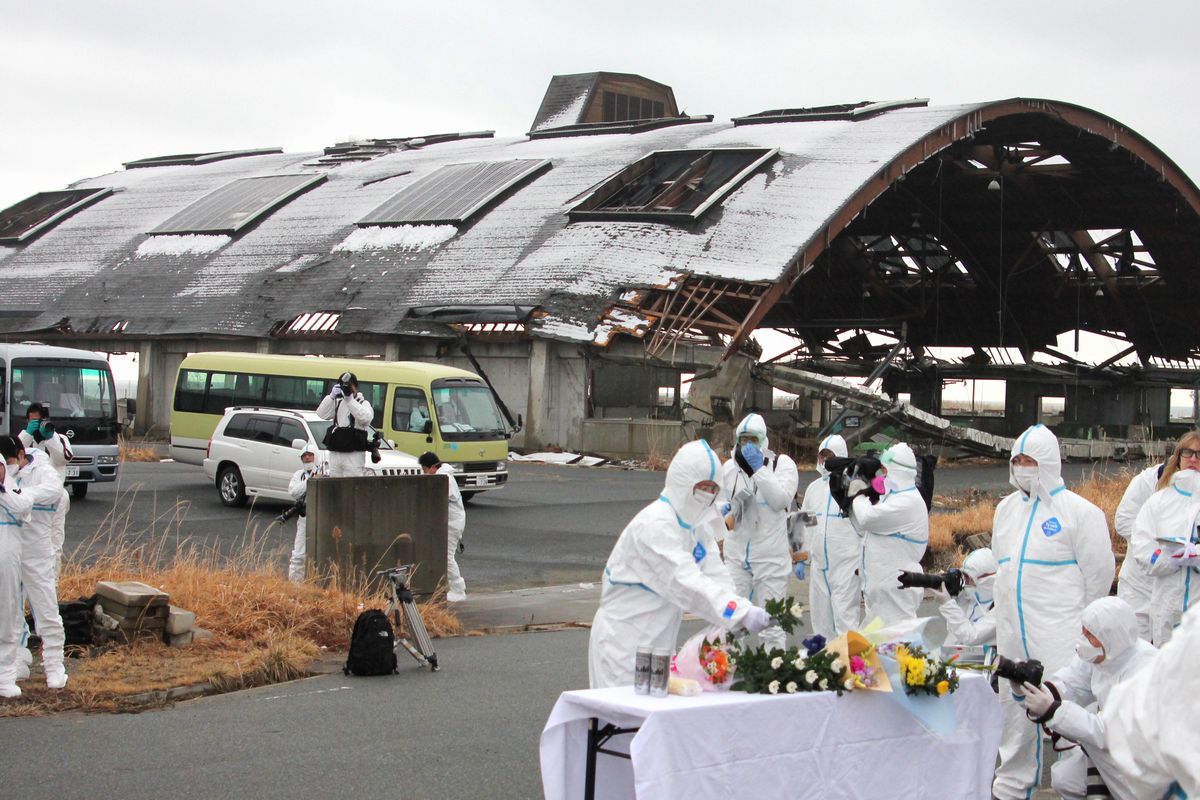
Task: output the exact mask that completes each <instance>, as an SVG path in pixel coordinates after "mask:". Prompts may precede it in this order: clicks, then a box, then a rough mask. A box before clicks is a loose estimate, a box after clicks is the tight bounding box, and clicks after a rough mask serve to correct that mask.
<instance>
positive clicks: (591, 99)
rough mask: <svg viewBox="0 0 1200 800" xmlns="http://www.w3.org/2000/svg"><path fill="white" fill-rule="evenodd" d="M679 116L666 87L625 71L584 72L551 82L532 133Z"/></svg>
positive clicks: (669, 91)
mask: <svg viewBox="0 0 1200 800" xmlns="http://www.w3.org/2000/svg"><path fill="white" fill-rule="evenodd" d="M677 117H679V107H678V106H677V105H676V104H675V93H674V92H673V91H672V90H671V87H670V86H667V85H666V84H662V83H658V82H657V81H652V80H650V79H649V78H643V77H642V76H641V75H632V74H629V73H624V72H581V73H577V74H574V75H555V76H554V77H553V78H551V79H550V85H549V86H548V87H546V94H545V96H544V97H543V98H542V105H541V106H540V107H539V108H538V112H537V116H535V117H534V120H533V124H532V125H530V126H529V130H530V134H531V135H533V134H535V133H538V132H540V131H547V130H551V129H555V128H566V127H573V126H578V125H594V124H596V123H618V122H634V121H638V120H660V119H667V118H677ZM689 119H690V118H689ZM647 130H648V129H647ZM603 132H605V133H608V132H609V131H603ZM627 132H629V131H627ZM575 135H579V134H578V133H576V134H575Z"/></svg>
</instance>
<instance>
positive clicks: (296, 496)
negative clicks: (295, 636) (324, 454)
mask: <svg viewBox="0 0 1200 800" xmlns="http://www.w3.org/2000/svg"><path fill="white" fill-rule="evenodd" d="M317 457H318V452H317V448H316V447H315V446H314V445H312V444H310V445H308V446H307V447H305V448H304V449H303V450H302V451H300V463H301V464H303V466H302V467H300V469H298V470H296V471H295V472H294V473H293V474H292V479H291V481H289V482H288V494H290V495H291V496H292V499H293V500H295V501H296V505H295V506H294V507H293V508H294V509H295V515H296V540H295V542H294V543H293V544H292V555H291V558H290V559H289V560H288V580H289V581H292V582H294V583H301V582H302V581H303V580H304V566H305V558H306V557H307V555H308V521H307V519H306V517H307V512H308V509H307V508H306V500H307V497H308V482H309V481H310V480H311V479H313V478H315V477H317V476H318V475H320V474H321V473H322V472H323V471H324V470H323V466H322V465H321V464H319V463H318V461H317ZM289 511H291V509H289ZM288 513H289V512H288V511H285V512H284V513H283V514H281V515H280V520H281V521H283V518H284V516H285V515H286V514H288Z"/></svg>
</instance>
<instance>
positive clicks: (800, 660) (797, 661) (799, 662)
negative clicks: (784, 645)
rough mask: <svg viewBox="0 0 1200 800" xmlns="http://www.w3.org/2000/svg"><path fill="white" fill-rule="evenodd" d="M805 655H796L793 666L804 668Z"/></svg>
mask: <svg viewBox="0 0 1200 800" xmlns="http://www.w3.org/2000/svg"><path fill="white" fill-rule="evenodd" d="M804 663H805V662H804V656H796V658H795V659H794V660H793V661H792V666H793V667H795V668H796V669H804Z"/></svg>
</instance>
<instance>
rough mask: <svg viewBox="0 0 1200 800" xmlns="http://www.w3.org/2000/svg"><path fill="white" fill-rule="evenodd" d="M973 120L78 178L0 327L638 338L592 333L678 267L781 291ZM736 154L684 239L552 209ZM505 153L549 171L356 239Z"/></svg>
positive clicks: (889, 116) (13, 264) (697, 128)
mask: <svg viewBox="0 0 1200 800" xmlns="http://www.w3.org/2000/svg"><path fill="white" fill-rule="evenodd" d="M976 108H978V106H950V107H932V108H906V109H898V110H895V111H891V112H889V113H886V114H883V115H880V116H878V117H875V118H873V119H869V120H864V121H857V122H848V121H820V122H803V123H779V124H763V125H753V126H742V127H737V128H735V127H734V126H733V125H731V124H729V123H707V124H695V125H685V126H679V127H672V128H663V129H660V130H656V131H651V132H647V133H642V134H637V135H632V136H630V135H602V136H589V137H582V138H563V139H541V140H528V139H526V138H525V137H517V138H509V139H468V140H462V141H453V142H446V143H443V144H436V145H432V146H429V147H426V148H422V149H420V150H403V151H398V152H395V153H391V154H388V155H385V156H381V157H379V158H376V159H374V160H371V161H366V162H361V163H348V164H342V165H339V166H336V167H325V166H322V167H314V166H305V165H304V163H305V162H307V161H311V160H312V159H313V157H314V154H313V153H294V154H278V155H262V156H258V157H255V158H245V159H233V160H228V161H219V162H214V163H211V164H202V165H194V166H190V165H189V166H167V167H156V168H154V169H139V170H129V171H119V172H114V173H112V174H109V175H104V176H100V177H97V178H90V179H87V180H84V181H80V182H78V183H77V184H75V185H76V186H84V187H111V188H113V189H114V194H113V195H111V196H110V197H107V198H105V199H104V200H103V201H101V202H99V203H97V204H96V205H94V206H92V207H90V208H88V209H85V210H83V211H81V212H80V213H78V214H76V215H74V216H72V217H70V218H69V219H66V220H64V221H63V222H62V223H60V224H59V225H58V226H57V227H55V228H54V229H53V230H50V231H48V232H46V233H45V234H44V235H42V236H41V237H40V238H38V239H37V240H35V241H33V242H30V243H29V244H27V245H25V246H23V247H19V248H9V247H0V266H2V267H3V270H4V275H5V277H6V278H8V279H9V280H8V281H7V282H6V292H5V298H4V299H3V300H2V301H0V330H6V331H10V332H16V331H28V330H40V329H45V328H48V327H52V326H54V325H57V324H58V323H59V321H60V320H63V319H67V320H69V324H70V325H71V327H72V328H73V329H74V330H84V329H86V328H87V326H88V324H89V321H91V320H94V319H96V318H97V317H99V316H100V315H103V316H104V317H105V318H107V317H114V318H120V319H128V320H130V324H129V325H128V327H127V328H126V329H125V330H124V333H125V334H127V335H137V334H149V335H192V334H205V333H217V332H219V333H222V334H226V335H243V336H256V337H257V336H266V335H268V332H269V331H270V330H271V329H272V328H273V327H274V326H275V325H276V324H277V323H278V322H279V321H281V320H290V319H294V318H295V317H296V316H297V315H298V314H300V313H303V312H305V311H307V310H311V309H313V308H323V309H333V310H338V309H342V310H343V316H342V318H341V321H340V322H339V325H338V330H339V331H340V332H342V333H378V334H395V333H414V334H417V333H421V334H428V333H429V332H430V327H429V324H428V323H425V322H417V321H414V320H409V319H407V318H406V316H407V310H408V309H409V308H412V307H415V306H431V305H439V304H455V305H472V304H480V305H485V304H511V305H522V306H539V307H541V308H542V309H543V310H544V311H545V312H547V314H546V316H543V317H541V319H540V320H539V321H538V322H537V323H536V324H534V325H533V326H532V327H533V329H534V330H536V331H537V332H538V333H539V335H545V336H552V337H555V338H566V339H576V340H591V341H597V342H600V341H607V337H608V335H609V333H611V330H609V329H611V328H612V327H614V326H616V327H625V325H621V324H620V323H621V322H623V323H625V324H626V325H630V324H636V323H635V321H633V320H619V321H618V320H617V319H615V318H613V317H611V316H610V317H608V318H607V319H606V320H605V321H604V323H603V326H602V319H603V318H604V315H605V310H606V308H607V307H608V306H609V305H610V304H611V302H612V301H614V300H616V299H617V298H618V296H619V295H621V294H622V293H623V292H626V291H627V290H628V289H630V288H633V287H646V286H655V285H665V284H669V283H671V282H672V281H673V280H674V279H675V278H676V277H677V276H679V275H681V274H688V273H691V274H696V275H700V276H711V277H714V278H724V279H729V280H736V281H741V282H772V281H776V280H778V279H779V278H781V276H782V275H783V274H784V272H785V270H786V269H787V267H788V264H789V263H790V262H791V261H792V259H793V258H795V257H796V256H797V254H798V253H800V252H801V251H802V250H803V248H804V247H805V246H806V245H807V244H808V243H809V241H810V240H812V238H813V237H814V236H816V235H817V232H818V231H819V230H820V229H821V227H822V226H823V225H824V223H825V222H826V221H828V220H829V219H830V218H831V217H832V216H833V215H834V213H835V212H836V211H837V210H838V209H839V208H840V207H841V206H842V205H843V204H844V203H845V202H846V200H847V199H848V198H850V197H852V196H853V195H854V193H855V192H856V190H858V189H859V188H860V187H862V186H864V185H865V184H866V183H867V182H868V181H869V180H870V179H871V178H872V177H873V176H874V175H876V174H877V173H878V171H879V170H880V169H881V168H882V166H883V165H885V164H886V163H887V162H889V161H890V160H891V159H893V158H894V157H895V156H897V155H898V154H900V153H901V152H902V151H903V150H905V149H906V148H907V147H909V146H911V145H912V144H913V143H914V142H916V141H918V140H920V139H921V138H922V137H924V136H925V135H927V134H929V133H931V132H933V131H936V130H937V129H938V128H940V127H941V126H943V125H945V124H946V123H948V122H950V121H952V120H954V119H957V118H959V117H961V116H962V115H964V114H966V113H968V112H970V111H972V110H974V109H976ZM735 146H743V147H778V148H780V157H779V158H778V159H777V160H775V161H774V162H772V163H771V164H769V165H767V166H765V167H764V168H763V169H762V170H761V171H760V172H759V173H757V174H755V175H754V176H752V177H751V178H750V179H749V180H748V181H746V182H745V183H744V184H743V185H742V186H740V187H739V188H738V189H736V190H735V191H734V192H733V193H732V194H730V195H729V197H727V198H726V199H725V200H724V201H723V202H722V203H721V204H720V205H719V206H718V207H716V208H714V209H713V210H712V211H711V212H709V213H708V214H707V215H706V216H705V217H703V218H702V219H701V220H700V221H699V222H698V223H696V224H695V225H694V226H692V227H690V228H689V227H675V226H671V225H666V224H660V223H651V222H576V223H570V222H568V219H567V215H566V212H567V211H568V210H569V209H570V208H571V207H572V206H574V205H575V204H576V203H578V202H579V201H580V199H582V198H583V197H585V196H587V194H588V193H589V192H590V191H591V190H592V189H593V188H594V187H595V186H596V185H597V184H598V183H600V182H601V181H603V180H604V179H605V178H607V177H609V176H610V175H612V174H613V173H615V172H617V171H618V170H620V169H622V168H624V167H625V166H626V165H628V164H630V163H632V162H633V161H636V160H637V159H639V158H641V157H642V156H644V155H646V154H647V153H649V152H651V151H654V150H665V149H676V148H696V149H702V148H712V147H735ZM516 158H522V159H542V158H544V159H550V160H551V162H552V165H553V166H552V167H551V168H550V169H549V170H548V171H547V172H545V173H544V174H542V175H540V176H538V177H537V178H535V179H534V180H532V181H531V182H529V183H528V184H527V185H524V186H522V187H520V188H519V189H517V190H516V191H515V192H514V193H512V194H510V195H509V196H507V197H505V198H503V199H501V200H500V201H499V202H498V203H497V204H496V205H495V206H494V207H492V208H490V209H489V210H487V211H486V212H485V213H483V214H481V215H480V216H479V217H478V218H476V219H474V220H473V221H472V222H470V223H469V224H467V225H464V226H462V227H461V228H459V229H457V230H455V229H453V228H452V226H436V227H435V226H407V228H408V229H405V228H395V229H390V230H388V229H379V230H376V229H362V230H361V231H360V230H359V229H358V228H357V227H356V226H355V222H356V221H357V220H359V219H361V218H362V217H363V215H365V214H366V213H368V212H369V211H371V210H372V209H374V208H376V207H377V206H379V205H380V204H381V203H383V202H384V201H385V200H387V199H388V198H389V197H391V196H392V195H393V194H395V193H396V192H398V191H400V190H401V189H403V188H404V187H405V186H408V185H411V184H412V183H413V182H414V181H417V180H419V179H421V178H422V177H424V176H426V175H429V174H430V173H431V172H433V171H434V170H436V169H438V168H439V167H442V166H445V165H447V164H458V163H470V162H475V161H493V160H510V159H516ZM404 170H409V172H408V174H403V175H399V176H398V177H393V178H391V179H390V180H378V179H381V178H386V177H388V176H391V175H396V174H397V173H400V172H403V171H404ZM303 172H311V173H314V174H326V175H328V180H327V181H326V182H325V183H323V184H322V185H320V186H317V187H316V188H314V189H312V190H310V191H308V192H307V193H305V194H303V195H301V196H299V197H297V198H295V199H293V200H292V201H291V202H288V203H286V204H284V205H283V206H281V207H280V208H278V209H277V210H275V211H274V212H273V213H271V214H270V215H268V216H267V217H266V218H265V219H263V220H262V221H261V222H259V223H258V224H257V225H255V226H253V227H251V228H249V229H248V230H246V231H243V232H241V233H240V234H239V235H237V236H234V237H232V238H229V237H215V238H219V239H221V240H222V241H220V242H213V241H209V239H210V238H214V237H193V238H192V239H189V240H188V241H169V242H153V243H151V242H148V241H147V233H148V232H149V231H150V230H152V229H153V228H154V227H155V226H156V225H158V224H160V223H161V222H163V221H164V220H166V219H168V218H170V217H171V216H172V215H173V214H175V213H176V212H178V211H179V210H180V209H183V208H185V207H187V206H188V205H189V204H190V203H192V202H194V201H195V200H197V199H198V198H201V197H203V196H204V195H206V194H207V193H209V192H211V191H213V190H214V189H217V188H219V187H220V186H222V185H224V184H226V183H228V182H230V181H233V180H236V179H238V178H245V177H255V176H263V175H275V174H293V173H303ZM372 181H375V182H372ZM446 228H449V230H447V229H446ZM159 238H171V239H174V238H178V239H181V240H182V239H188V237H159ZM22 278H37V280H22ZM55 295H57V296H55ZM6 311H7V312H8V313H7V314H6V313H4V312H6ZM22 311H23V312H25V313H24V314H21V313H20V312H22ZM34 311H36V312H38V313H37V315H36V316H31V314H32V313H33V312H34ZM604 326H607V329H606V328H605V327H604Z"/></svg>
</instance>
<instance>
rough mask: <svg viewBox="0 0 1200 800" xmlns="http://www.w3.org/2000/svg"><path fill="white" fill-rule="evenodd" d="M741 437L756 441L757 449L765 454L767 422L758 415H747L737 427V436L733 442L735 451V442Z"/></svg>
mask: <svg viewBox="0 0 1200 800" xmlns="http://www.w3.org/2000/svg"><path fill="white" fill-rule="evenodd" d="M743 436H753V437H754V438H755V439H757V440H758V448H759V449H760V450H762V451H764V452H765V451H766V450H767V446H768V441H767V421H766V420H764V419H763V418H762V416H761V415H759V414H747V415H746V418H745V419H744V420H742V421H741V423H739V424H738V426H737V434H736V435H735V436H734V441H733V449H734V450H737V446H738V444H737V440H738V439H740V438H742V437H743Z"/></svg>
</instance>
